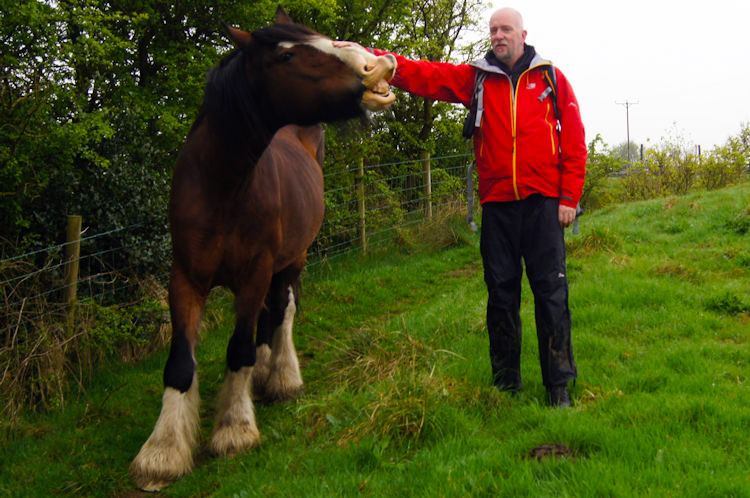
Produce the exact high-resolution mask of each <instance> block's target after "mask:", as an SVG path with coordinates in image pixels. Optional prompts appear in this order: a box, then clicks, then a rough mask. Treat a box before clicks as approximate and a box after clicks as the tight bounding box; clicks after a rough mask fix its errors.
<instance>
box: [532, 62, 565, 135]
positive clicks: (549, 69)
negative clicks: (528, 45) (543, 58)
mask: <svg viewBox="0 0 750 498" xmlns="http://www.w3.org/2000/svg"><path fill="white" fill-rule="evenodd" d="M542 70H543V73H542V78H543V79H544V80H546V81H547V84H548V85H549V86H547V88H546V90H544V92H542V94H541V95H540V96H539V97H538V99H539V102H542V101H543V100H544V99H545V98H546V97H547V96H548V95H550V94H552V95H550V100H551V101H552V111H553V112H554V113H555V121H557V126H555V129H556V130H557V142H558V144H559V143H560V131H561V130H562V123H560V108H559V107H558V106H557V73H555V66H553V65H552V64H548V65H546V66H544V68H543V69H542Z"/></svg>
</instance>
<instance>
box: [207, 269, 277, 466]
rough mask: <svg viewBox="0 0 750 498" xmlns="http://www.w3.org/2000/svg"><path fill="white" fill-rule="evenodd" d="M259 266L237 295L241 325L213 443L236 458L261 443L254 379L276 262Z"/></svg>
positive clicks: (235, 336) (233, 341) (221, 396)
mask: <svg viewBox="0 0 750 498" xmlns="http://www.w3.org/2000/svg"><path fill="white" fill-rule="evenodd" d="M259 259H260V258H259ZM269 259H270V258H269ZM256 264H257V268H256V271H255V272H254V273H253V274H252V275H250V278H248V279H246V280H245V283H244V284H243V286H242V288H240V289H239V290H238V291H237V292H236V294H235V299H236V308H237V323H236V325H235V328H234V334H232V338H231V339H230V340H229V346H228V347H227V374H226V378H225V379H224V385H223V386H222V388H221V393H220V394H219V402H218V408H217V412H216V425H215V426H214V432H213V436H212V437H211V442H210V443H209V447H210V449H211V451H213V452H214V453H215V454H217V455H221V456H229V455H233V454H235V453H238V452H240V451H242V450H245V449H248V448H251V447H253V446H255V445H257V444H258V443H259V442H260V434H259V432H258V427H257V425H256V423H255V411H254V408H253V400H252V393H251V390H250V380H251V378H252V373H253V367H254V365H255V359H256V356H255V338H254V334H255V326H256V323H257V320H258V316H259V313H260V309H261V307H262V306H263V301H264V300H265V295H266V293H267V292H268V286H269V284H270V281H271V268H272V262H271V261H266V262H260V261H256Z"/></svg>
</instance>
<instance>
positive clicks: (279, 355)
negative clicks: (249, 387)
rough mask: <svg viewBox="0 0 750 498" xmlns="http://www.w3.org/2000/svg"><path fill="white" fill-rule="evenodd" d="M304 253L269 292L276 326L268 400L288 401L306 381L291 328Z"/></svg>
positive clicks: (272, 320) (268, 384) (271, 310)
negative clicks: (295, 293) (303, 378)
mask: <svg viewBox="0 0 750 498" xmlns="http://www.w3.org/2000/svg"><path fill="white" fill-rule="evenodd" d="M304 261H305V260H304V256H303V257H302V258H301V260H300V261H298V262H296V263H295V264H293V265H292V266H290V267H288V268H286V269H284V270H283V271H282V272H280V273H279V274H277V275H276V277H275V278H274V284H276V285H274V286H273V287H272V288H271V292H272V294H271V295H269V301H270V303H271V305H270V314H271V323H272V325H273V327H274V331H273V339H272V343H271V358H270V364H271V366H270V373H269V375H268V380H267V382H266V385H265V395H266V398H267V399H269V400H278V401H283V400H288V399H292V398H295V397H296V396H298V395H299V394H300V392H302V387H303V382H302V375H301V373H300V368H299V360H298V359H297V350H296V349H295V347H294V340H293V337H292V328H293V325H294V314H295V313H296V311H297V306H296V303H295V296H294V291H293V289H294V287H295V285H296V284H297V282H298V280H299V275H300V273H301V271H302V268H303V266H304Z"/></svg>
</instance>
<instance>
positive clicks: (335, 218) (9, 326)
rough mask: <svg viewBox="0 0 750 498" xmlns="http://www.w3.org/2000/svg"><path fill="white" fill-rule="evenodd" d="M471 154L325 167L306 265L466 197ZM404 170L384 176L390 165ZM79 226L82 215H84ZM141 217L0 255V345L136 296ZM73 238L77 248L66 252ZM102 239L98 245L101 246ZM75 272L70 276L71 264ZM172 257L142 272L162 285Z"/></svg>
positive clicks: (384, 240)
mask: <svg viewBox="0 0 750 498" xmlns="http://www.w3.org/2000/svg"><path fill="white" fill-rule="evenodd" d="M470 160H471V155H470V154H461V155H450V156H442V157H434V158H430V174H429V175H425V174H424V172H423V171H421V170H420V171H413V170H414V169H416V168H415V165H420V164H422V161H423V160H409V161H403V162H392V163H382V164H372V165H363V164H362V165H360V167H359V168H356V167H355V168H354V169H352V168H351V167H349V168H342V169H340V170H336V171H329V172H326V174H325V182H326V185H327V186H328V185H329V184H331V187H330V188H327V190H326V191H325V202H326V217H325V219H324V222H323V226H322V228H321V230H320V233H319V235H318V237H317V238H316V240H315V241H314V243H313V244H312V246H311V247H310V250H309V251H308V253H309V254H308V261H309V263H308V264H309V265H316V264H319V263H320V262H321V261H324V260H330V259H332V258H335V257H337V256H340V255H344V254H346V253H349V252H352V251H356V250H365V251H366V250H368V248H373V247H376V246H382V245H385V244H388V243H389V242H390V241H392V239H393V237H394V235H395V234H397V233H398V232H399V231H400V230H403V229H405V228H407V227H410V226H413V225H416V224H419V223H421V222H423V221H424V220H425V219H427V218H429V217H430V216H439V214H440V211H441V210H444V209H448V207H449V206H450V207H451V209H453V210H454V211H455V206H456V204H457V203H460V202H461V201H463V200H464V199H465V195H466V192H465V189H466V180H465V179H466V171H467V166H468V164H469V161H470ZM394 168H395V169H399V168H401V169H402V170H404V169H405V170H407V171H408V172H405V173H403V174H398V175H394V176H389V177H385V176H383V175H382V172H383V171H386V170H389V169H394ZM84 225H85V220H84ZM143 229H144V227H143V226H142V225H139V224H134V225H130V226H125V227H120V228H117V229H113V230H107V231H102V232H98V233H93V234H91V235H87V233H88V232H91V231H93V230H94V227H88V228H87V229H85V230H83V233H82V234H81V235H80V236H78V237H76V238H74V239H73V240H69V241H67V242H65V243H62V244H57V245H53V246H50V247H47V248H43V249H39V250H35V251H32V252H28V253H25V254H20V255H15V256H11V257H7V258H5V259H1V260H0V293H2V294H0V298H2V299H3V302H4V305H5V312H4V313H3V314H2V316H0V346H2V345H3V342H4V343H5V345H6V346H8V345H10V344H11V343H12V342H13V337H14V335H17V334H18V330H19V328H23V327H24V324H25V325H26V326H27V327H35V326H40V325H42V326H43V324H45V323H48V322H51V321H53V322H63V321H64V320H65V319H66V313H67V312H68V311H69V309H70V306H71V303H70V302H69V301H70V298H69V296H70V294H71V287H73V291H74V292H73V293H72V294H73V295H74V296H75V299H76V301H77V302H95V303H97V304H101V305H109V304H122V302H123V301H128V300H134V299H135V298H134V297H133V296H135V295H136V293H137V291H138V289H139V288H140V287H142V286H143V280H144V278H145V277H144V276H143V275H140V276H139V275H137V269H136V268H134V267H133V264H132V263H131V262H130V261H129V258H128V257H127V254H128V253H133V252H134V251H137V249H138V248H135V247H129V246H128V245H127V241H128V240H133V238H132V237H129V235H131V234H132V233H134V232H138V231H139V230H143ZM72 245H77V246H80V253H79V254H80V255H79V256H77V257H75V258H71V257H69V256H67V257H66V251H67V250H68V249H69V248H70V246H72ZM103 246H104V247H103ZM73 265H74V266H77V268H78V271H77V277H76V278H74V279H73V280H67V281H66V277H67V278H69V271H70V268H71V266H73ZM169 265H170V262H168V261H165V262H164V265H163V268H162V269H161V270H160V271H157V272H152V273H151V274H150V275H148V280H149V281H150V282H152V283H153V282H156V283H157V284H159V285H161V286H162V287H165V286H166V284H167V281H168V273H169V270H168V268H169Z"/></svg>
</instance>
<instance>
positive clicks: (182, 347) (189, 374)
mask: <svg viewBox="0 0 750 498" xmlns="http://www.w3.org/2000/svg"><path fill="white" fill-rule="evenodd" d="M194 373H195V361H194V360H193V351H192V347H191V345H190V342H189V341H188V339H187V337H185V335H184V334H179V333H177V334H175V335H174V336H173V337H172V345H171V347H170V349H169V358H168V359H167V364H166V366H165V367H164V387H171V388H174V389H177V390H178V391H180V392H181V393H184V392H187V390H188V389H190V385H191V384H192V383H193V374H194Z"/></svg>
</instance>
